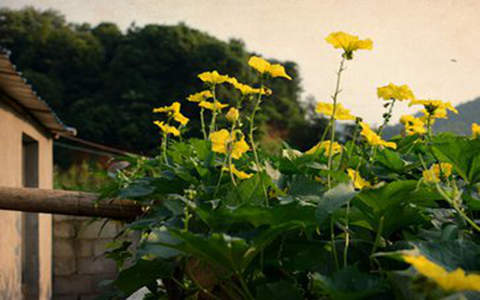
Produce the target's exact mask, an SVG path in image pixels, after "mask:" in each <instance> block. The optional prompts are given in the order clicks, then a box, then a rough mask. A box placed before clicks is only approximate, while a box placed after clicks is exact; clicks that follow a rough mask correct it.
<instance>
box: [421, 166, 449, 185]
mask: <svg viewBox="0 0 480 300" xmlns="http://www.w3.org/2000/svg"><path fill="white" fill-rule="evenodd" d="M422 175H423V179H424V180H425V181H426V182H429V183H437V182H440V179H441V178H448V177H449V176H450V175H452V165H451V164H449V163H440V165H439V164H434V165H432V166H431V167H430V169H428V170H424V171H423V172H422Z"/></svg>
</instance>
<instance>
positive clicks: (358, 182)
mask: <svg viewBox="0 0 480 300" xmlns="http://www.w3.org/2000/svg"><path fill="white" fill-rule="evenodd" d="M347 173H348V177H350V179H351V180H352V182H353V186H354V187H355V188H356V189H359V190H361V189H363V188H364V187H371V186H372V185H371V184H370V182H368V181H366V180H365V179H363V178H362V177H361V176H360V173H358V172H357V171H355V170H354V169H350V168H349V169H347Z"/></svg>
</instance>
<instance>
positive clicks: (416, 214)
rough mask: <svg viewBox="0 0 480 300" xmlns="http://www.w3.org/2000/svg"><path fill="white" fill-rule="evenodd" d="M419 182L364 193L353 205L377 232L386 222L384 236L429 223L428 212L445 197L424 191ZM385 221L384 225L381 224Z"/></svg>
mask: <svg viewBox="0 0 480 300" xmlns="http://www.w3.org/2000/svg"><path fill="white" fill-rule="evenodd" d="M417 184H418V183H417V181H414V180H403V181H395V182H391V183H389V184H385V185H384V186H382V187H380V188H377V189H364V190H362V191H361V192H360V193H359V194H358V195H357V197H356V198H355V199H354V201H353V205H354V206H355V207H356V208H358V209H359V210H360V211H362V212H363V213H364V215H365V219H366V220H367V221H368V222H369V223H370V224H371V226H372V227H373V228H378V227H379V226H380V223H381V222H383V235H384V236H389V235H390V234H391V233H393V232H395V231H396V230H399V229H401V228H406V227H408V226H411V225H416V224H422V223H424V222H425V221H426V219H425V218H426V217H425V213H424V209H425V208H427V207H429V208H433V207H436V204H435V200H441V199H442V197H441V195H439V194H438V193H437V192H436V191H434V190H432V189H430V188H427V187H422V188H421V189H417ZM382 219H383V221H381V220H382Z"/></svg>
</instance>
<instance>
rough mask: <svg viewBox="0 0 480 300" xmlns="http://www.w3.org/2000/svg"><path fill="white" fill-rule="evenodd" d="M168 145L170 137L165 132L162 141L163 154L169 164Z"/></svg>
mask: <svg viewBox="0 0 480 300" xmlns="http://www.w3.org/2000/svg"><path fill="white" fill-rule="evenodd" d="M167 143H168V135H167V133H166V132H164V133H163V139H162V152H163V158H164V159H165V163H166V164H168V157H167Z"/></svg>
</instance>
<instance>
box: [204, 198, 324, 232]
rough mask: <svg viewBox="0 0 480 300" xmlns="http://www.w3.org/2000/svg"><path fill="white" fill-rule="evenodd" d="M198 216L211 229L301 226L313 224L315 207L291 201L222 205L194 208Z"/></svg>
mask: <svg viewBox="0 0 480 300" xmlns="http://www.w3.org/2000/svg"><path fill="white" fill-rule="evenodd" d="M195 211H196V212H197V214H198V215H199V217H200V218H201V219H202V220H204V221H205V223H207V224H208V225H209V226H210V227H211V228H213V229H217V230H218V229H227V228H229V227H230V226H232V225H234V224H241V223H244V224H245V223H246V224H251V225H253V226H254V227H258V226H261V225H270V226H276V225H281V224H284V223H291V222H295V223H297V224H302V226H303V227H307V226H311V225H314V224H315V207H314V206H308V205H300V204H297V203H291V204H286V205H277V206H273V207H263V206H252V205H242V206H236V207H235V206H224V207H220V208H218V209H215V210H210V209H205V208H202V207H197V208H195Z"/></svg>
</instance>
